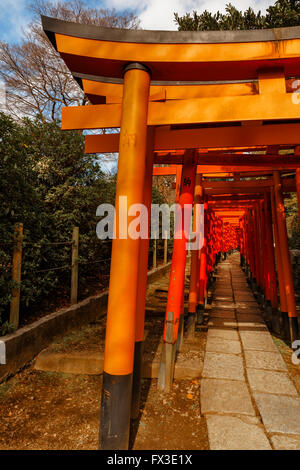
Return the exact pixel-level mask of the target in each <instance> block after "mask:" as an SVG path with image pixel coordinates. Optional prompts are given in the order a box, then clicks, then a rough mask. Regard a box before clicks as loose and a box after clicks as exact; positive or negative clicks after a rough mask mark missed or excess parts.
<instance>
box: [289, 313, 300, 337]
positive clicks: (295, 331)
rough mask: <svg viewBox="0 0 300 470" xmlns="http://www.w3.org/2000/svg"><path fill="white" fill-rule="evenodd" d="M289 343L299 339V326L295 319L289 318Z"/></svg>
mask: <svg viewBox="0 0 300 470" xmlns="http://www.w3.org/2000/svg"><path fill="white" fill-rule="evenodd" d="M289 323H290V336H291V343H293V342H294V341H296V339H299V325H298V318H297V317H289Z"/></svg>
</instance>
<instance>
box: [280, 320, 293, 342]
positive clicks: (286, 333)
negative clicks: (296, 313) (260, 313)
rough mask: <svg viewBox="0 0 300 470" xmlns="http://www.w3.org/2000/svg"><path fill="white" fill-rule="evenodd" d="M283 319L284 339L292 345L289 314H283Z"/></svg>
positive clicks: (282, 331) (282, 332)
mask: <svg viewBox="0 0 300 470" xmlns="http://www.w3.org/2000/svg"><path fill="white" fill-rule="evenodd" d="M281 318H282V330H281V334H282V337H283V338H284V339H285V340H287V341H288V343H290V341H291V336H290V323H289V316H288V314H287V312H281Z"/></svg>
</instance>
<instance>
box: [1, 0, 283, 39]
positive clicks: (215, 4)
mask: <svg viewBox="0 0 300 470" xmlns="http://www.w3.org/2000/svg"><path fill="white" fill-rule="evenodd" d="M1 1H2V2H4V6H3V8H0V40H2V41H6V42H10V43H13V42H18V41H19V40H20V38H21V36H22V31H24V30H25V31H26V28H27V27H28V24H29V22H30V20H31V13H30V11H28V9H27V7H28V5H29V4H30V3H31V0H1ZM229 1H230V0H227V1H226V0H225V1H221V0H102V1H101V0H86V3H87V4H88V5H90V6H93V7H95V6H99V7H102V8H107V7H108V8H112V7H114V8H116V10H119V11H120V10H125V9H131V10H132V11H134V12H135V13H136V14H137V15H138V16H140V19H141V26H142V28H144V29H167V30H171V29H176V27H175V24H174V21H173V19H174V16H173V13H174V12H178V13H179V14H181V15H182V14H184V13H186V12H188V11H190V12H191V11H193V10H197V11H199V10H204V9H207V10H210V11H216V10H224V7H225V4H226V3H229ZM274 2H275V0H274V1H272V0H231V3H233V4H234V5H236V6H237V7H238V8H239V9H240V10H244V9H246V8H247V7H248V6H251V7H252V8H254V9H255V10H262V11H265V8H266V7H267V6H268V5H270V4H273V3H274Z"/></svg>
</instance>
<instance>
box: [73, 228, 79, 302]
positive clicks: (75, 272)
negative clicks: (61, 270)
mask: <svg viewBox="0 0 300 470" xmlns="http://www.w3.org/2000/svg"><path fill="white" fill-rule="evenodd" d="M78 251H79V227H74V228H73V236H72V274H71V304H72V305H73V304H77V297H78Z"/></svg>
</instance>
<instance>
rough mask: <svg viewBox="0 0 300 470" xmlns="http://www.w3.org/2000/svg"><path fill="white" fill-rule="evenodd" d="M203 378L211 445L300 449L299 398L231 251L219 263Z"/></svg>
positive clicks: (237, 260)
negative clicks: (226, 257) (227, 256)
mask: <svg viewBox="0 0 300 470" xmlns="http://www.w3.org/2000/svg"><path fill="white" fill-rule="evenodd" d="M213 299H214V300H213V303H212V310H211V316H210V321H209V324H208V325H209V329H208V336H207V344H206V352H205V358H204V368H203V374H202V381H201V413H202V414H203V415H205V416H206V421H207V426H208V435H209V443H210V448H211V449H213V450H217V449H224V450H226V449H236V450H238V449H249V450H250V449H252V450H254V449H272V448H273V449H300V398H299V395H298V392H297V390H296V388H295V386H294V384H293V382H292V380H291V378H290V376H289V374H288V370H287V367H286V364H285V362H284V360H283V358H282V356H281V354H280V353H279V351H278V349H277V347H276V345H275V343H274V341H273V339H272V336H271V334H270V333H269V331H268V329H267V327H266V325H265V323H264V320H263V318H262V316H261V311H260V308H259V306H258V304H257V302H256V300H255V298H254V297H253V295H252V292H251V290H250V288H249V287H248V284H247V281H246V278H245V274H244V273H243V271H242V269H241V268H240V266H239V254H238V253H234V254H232V255H231V256H230V257H229V258H228V260H226V261H223V262H222V263H220V265H219V266H218V270H217V280H216V286H215V290H214V296H213Z"/></svg>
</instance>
